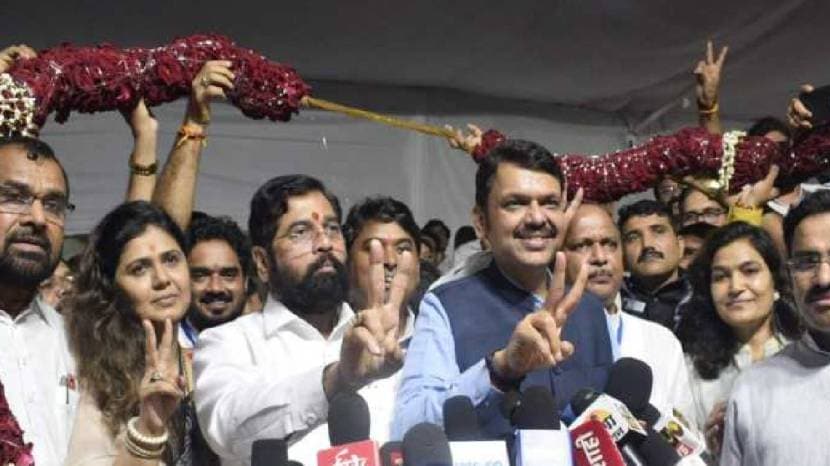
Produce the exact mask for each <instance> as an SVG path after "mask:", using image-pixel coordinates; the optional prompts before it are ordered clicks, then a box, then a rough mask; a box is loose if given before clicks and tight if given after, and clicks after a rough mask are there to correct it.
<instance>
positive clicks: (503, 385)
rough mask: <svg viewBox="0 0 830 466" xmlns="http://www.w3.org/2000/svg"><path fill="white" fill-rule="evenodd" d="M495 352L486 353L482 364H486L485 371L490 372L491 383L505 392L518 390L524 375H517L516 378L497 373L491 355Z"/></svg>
mask: <svg viewBox="0 0 830 466" xmlns="http://www.w3.org/2000/svg"><path fill="white" fill-rule="evenodd" d="M495 354H496V352H495V351H493V352H492V353H490V354H488V355H487V357H485V358H484V364H485V365H486V366H487V372H488V373H489V374H490V383H491V384H493V386H494V387H496V389H498V390H499V391H501V392H504V393H507V392H509V391H519V389H520V388H521V386H522V382H524V380H525V377H524V376H522V377H519V378H518V379H507V378H504V377H502V376H500V375H499V374H498V372H496V367H495V363H494V362H493V357H494V356H495Z"/></svg>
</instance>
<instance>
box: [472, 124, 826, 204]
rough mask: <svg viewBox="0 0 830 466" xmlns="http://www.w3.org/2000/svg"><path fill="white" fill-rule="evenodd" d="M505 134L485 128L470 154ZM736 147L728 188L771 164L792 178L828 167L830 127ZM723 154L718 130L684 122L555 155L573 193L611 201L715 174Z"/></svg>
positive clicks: (737, 186)
mask: <svg viewBox="0 0 830 466" xmlns="http://www.w3.org/2000/svg"><path fill="white" fill-rule="evenodd" d="M505 140H506V137H505V136H504V135H503V134H501V133H499V132H498V131H495V130H488V131H487V132H485V133H484V135H483V136H482V141H481V143H480V144H479V145H478V146H476V147H475V148H474V149H473V151H472V155H473V158H474V159H475V160H476V161H479V160H481V158H482V157H484V156H485V155H487V153H488V152H489V151H490V150H492V149H493V148H495V147H496V146H497V145H499V144H501V143H502V142H503V141H505ZM736 149H737V150H736V155H735V173H734V175H733V176H732V178H731V181H730V184H729V188H730V189H729V190H730V192H732V193H734V192H737V191H739V190H740V188H741V187H743V186H744V185H746V184H749V183H754V182H756V181H758V180H760V179H761V178H763V177H764V176H765V175H766V174H767V172H768V171H769V168H770V166H771V165H772V164H777V165H778V166H779V168H780V169H781V171H780V173H779V175H778V179H779V181H782V180H786V181H787V182H791V183H795V182H798V181H801V180H804V179H807V178H809V177H811V176H814V175H815V174H817V173H820V172H822V171H825V170H827V169H830V127H827V126H825V127H822V128H818V129H815V130H813V131H811V132H810V133H808V134H807V135H806V137H804V138H802V139H801V140H799V142H798V143H797V144H796V145H795V146H794V147H793V148H792V149H791V150H790V151H788V152H787V153H782V152H781V150H780V149H779V147H778V145H777V144H776V143H774V142H772V141H770V140H769V139H767V138H764V137H752V136H747V137H744V138H743V139H742V140H741V142H740V143H738V145H737V147H736ZM722 156H723V144H722V138H721V136H720V135H712V134H709V133H708V132H707V131H706V130H705V129H703V128H686V129H683V130H680V131H678V132H677V133H675V134H672V135H668V136H657V137H655V138H653V139H652V140H650V141H649V142H647V143H645V144H643V145H641V146H638V147H633V148H631V149H627V150H623V151H619V152H614V153H612V154H606V155H595V156H590V155H582V154H564V155H559V156H557V159H558V160H559V164H560V167H561V168H562V172H563V173H564V175H565V178H566V179H567V181H568V189H569V191H571V194H573V193H575V192H576V190H577V189H579V188H582V189H583V192H584V196H585V199H586V200H589V201H592V202H611V201H615V200H617V199H620V198H621V197H623V196H625V195H627V194H632V193H636V192H640V191H645V190H647V189H649V188H650V187H652V186H654V184H655V183H656V182H657V180H659V179H660V178H662V177H664V176H673V177H683V176H686V175H704V176H714V177H717V174H718V170H719V169H720V167H721V158H722Z"/></svg>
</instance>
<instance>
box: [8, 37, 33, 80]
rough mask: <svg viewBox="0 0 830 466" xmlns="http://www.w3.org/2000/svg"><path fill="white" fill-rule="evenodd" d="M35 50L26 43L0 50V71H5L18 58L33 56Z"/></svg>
mask: <svg viewBox="0 0 830 466" xmlns="http://www.w3.org/2000/svg"><path fill="white" fill-rule="evenodd" d="M35 57H37V52H35V49H33V48H31V47H29V46H28V45H26V44H18V45H12V46H10V47H6V48H4V49H3V50H0V73H5V72H6V71H8V70H9V68H11V67H12V65H14V62H15V61H16V60H18V59H20V58H35Z"/></svg>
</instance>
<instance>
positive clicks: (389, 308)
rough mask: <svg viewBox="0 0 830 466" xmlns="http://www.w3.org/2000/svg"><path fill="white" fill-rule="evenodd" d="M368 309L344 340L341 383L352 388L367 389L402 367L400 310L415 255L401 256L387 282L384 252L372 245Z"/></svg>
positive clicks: (340, 374) (356, 319)
mask: <svg viewBox="0 0 830 466" xmlns="http://www.w3.org/2000/svg"><path fill="white" fill-rule="evenodd" d="M369 248H370V249H369V251H370V255H369V258H370V262H369V263H370V269H369V278H370V281H371V283H372V287H371V288H370V290H368V291H369V292H368V296H367V303H368V308H367V309H364V310H362V311H360V312H358V313H357V316H356V317H355V320H354V322H353V323H352V327H351V328H350V329H349V330H348V331H347V332H346V334H345V336H344V337H343V345H342V347H341V350H340V362H339V363H338V368H337V370H338V371H339V376H340V377H341V381H342V382H343V383H345V384H346V385H347V386H348V387H350V388H357V387H360V386H362V385H365V384H366V383H368V382H369V381H371V380H373V379H378V378H383V377H387V376H389V375H391V374H393V373H395V372H396V371H397V370H398V369H400V367H401V365H402V364H403V350H402V349H401V347H400V345H399V343H398V327H399V325H398V324H399V319H400V309H401V307H402V306H403V305H404V301H405V299H406V291H407V288H408V284H409V282H410V280H413V279H414V278H415V277H412V276H411V273H412V270H413V266H412V265H413V261H415V260H417V259H416V258H415V257H414V255H413V254H412V253H411V252H409V251H406V252H404V253H403V254H401V256H400V258H399V259H398V262H397V267H396V268H395V275H394V276H393V277H392V279H391V281H389V282H387V279H386V273H385V270H384V250H383V247H382V246H381V244H380V242H379V241H377V240H372V241H371V243H370V245H369Z"/></svg>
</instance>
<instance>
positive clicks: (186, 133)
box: [176, 123, 207, 148]
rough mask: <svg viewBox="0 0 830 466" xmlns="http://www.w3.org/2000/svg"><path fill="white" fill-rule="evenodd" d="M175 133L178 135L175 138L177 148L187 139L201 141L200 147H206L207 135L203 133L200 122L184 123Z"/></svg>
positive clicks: (203, 129)
mask: <svg viewBox="0 0 830 466" xmlns="http://www.w3.org/2000/svg"><path fill="white" fill-rule="evenodd" d="M176 134H177V135H178V139H176V147H177V148H178V147H181V146H182V144H184V143H185V142H187V141H188V140H194V141H200V142H201V143H202V147H207V135H206V134H205V128H204V127H202V126H201V125H200V124H196V123H185V124H183V125H182V126H181V127H179V131H178V132H176Z"/></svg>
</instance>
